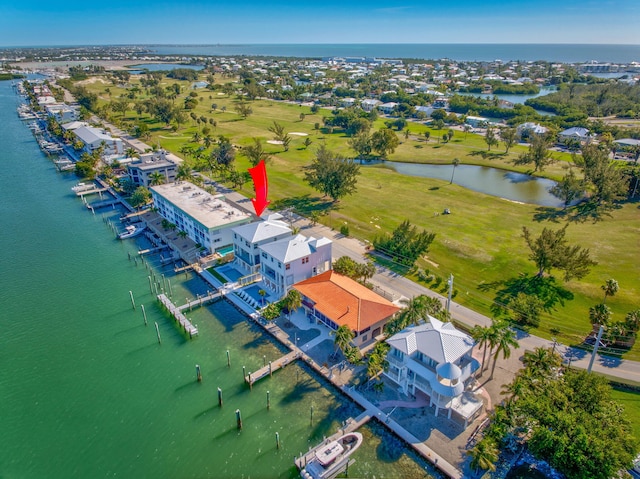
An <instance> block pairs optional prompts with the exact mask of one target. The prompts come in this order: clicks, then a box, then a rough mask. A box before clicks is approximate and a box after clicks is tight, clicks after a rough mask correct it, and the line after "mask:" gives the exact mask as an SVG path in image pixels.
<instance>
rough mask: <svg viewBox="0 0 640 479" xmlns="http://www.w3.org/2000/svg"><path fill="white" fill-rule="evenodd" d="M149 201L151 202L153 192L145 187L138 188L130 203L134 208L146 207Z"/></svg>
mask: <svg viewBox="0 0 640 479" xmlns="http://www.w3.org/2000/svg"><path fill="white" fill-rule="evenodd" d="M149 201H151V192H150V191H149V190H148V189H147V188H146V187H145V186H138V187H137V188H136V189H135V191H134V192H133V194H132V195H131V197H130V198H129V203H130V204H131V206H133V207H134V208H139V207H140V206H143V205H146V204H147V203H149Z"/></svg>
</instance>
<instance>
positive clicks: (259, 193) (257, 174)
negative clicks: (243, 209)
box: [249, 160, 270, 216]
mask: <svg viewBox="0 0 640 479" xmlns="http://www.w3.org/2000/svg"><path fill="white" fill-rule="evenodd" d="M249 174H250V175H251V178H252V179H253V189H254V190H255V192H256V197H255V198H251V202H252V203H253V209H254V210H256V215H257V216H260V215H261V214H262V212H263V211H264V209H265V208H266V207H267V205H268V204H269V203H270V202H269V200H267V194H268V192H269V185H268V181H267V169H266V168H265V165H264V160H261V161H260V163H258V164H257V165H256V166H255V167H254V168H249Z"/></svg>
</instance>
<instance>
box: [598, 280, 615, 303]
mask: <svg viewBox="0 0 640 479" xmlns="http://www.w3.org/2000/svg"><path fill="white" fill-rule="evenodd" d="M601 288H602V290H603V291H604V299H603V300H602V304H604V303H606V302H607V296H615V294H616V293H617V292H618V290H619V289H620V287H619V286H618V282H617V281H616V280H615V279H608V280H606V281H605V282H604V284H603V285H602V286H601Z"/></svg>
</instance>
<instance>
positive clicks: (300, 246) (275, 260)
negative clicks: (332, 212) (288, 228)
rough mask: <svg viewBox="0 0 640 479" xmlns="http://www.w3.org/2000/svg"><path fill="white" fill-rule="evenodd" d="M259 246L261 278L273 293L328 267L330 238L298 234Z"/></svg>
mask: <svg viewBox="0 0 640 479" xmlns="http://www.w3.org/2000/svg"><path fill="white" fill-rule="evenodd" d="M259 249H260V256H261V257H260V273H261V274H262V281H263V282H264V284H265V285H266V286H267V287H268V288H269V289H270V290H271V291H273V292H274V293H275V294H276V295H277V296H279V297H280V296H284V295H285V294H287V292H288V291H289V288H291V286H293V285H294V284H295V283H297V282H299V281H302V280H305V279H308V278H310V277H312V276H315V275H317V274H320V273H324V272H325V271H327V270H330V269H331V240H330V239H328V238H324V237H322V238H319V239H316V238H314V237H313V236H310V237H306V236H304V235H301V234H298V235H296V236H294V237H291V238H285V239H282V240H279V241H274V242H271V243H267V244H263V245H262V246H260V247H259Z"/></svg>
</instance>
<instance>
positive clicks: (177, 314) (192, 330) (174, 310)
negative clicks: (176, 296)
mask: <svg viewBox="0 0 640 479" xmlns="http://www.w3.org/2000/svg"><path fill="white" fill-rule="evenodd" d="M158 301H160V302H161V303H162V304H163V305H164V307H165V308H167V309H168V310H169V312H170V313H171V316H173V318H174V319H175V320H176V321H177V322H178V324H180V326H182V329H184V331H185V332H186V333H189V337H190V338H193V337H194V336H197V335H198V328H196V327H195V326H194V325H193V324H191V321H189V320H188V319H187V317H186V316H185V315H184V314H182V312H181V311H180V309H179V308H178V307H177V306H176V305H175V304H173V303H172V302H171V300H170V299H169V298H167V297H166V296H165V295H164V294H159V295H158Z"/></svg>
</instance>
